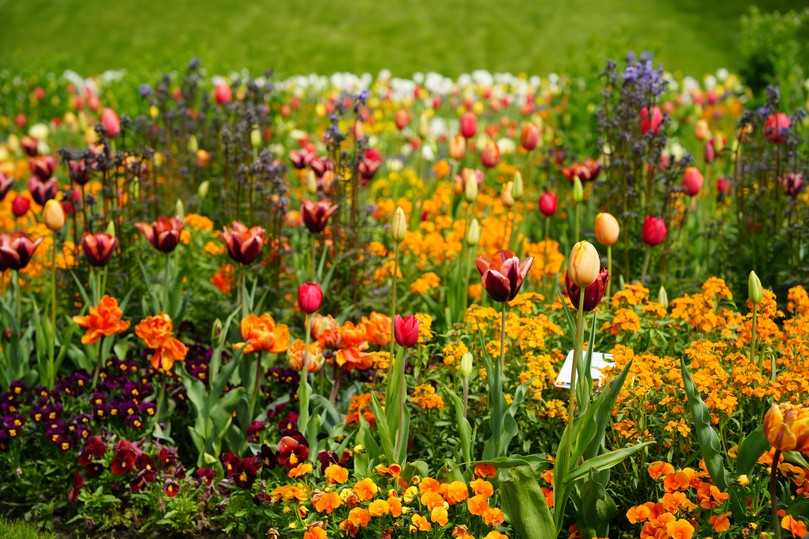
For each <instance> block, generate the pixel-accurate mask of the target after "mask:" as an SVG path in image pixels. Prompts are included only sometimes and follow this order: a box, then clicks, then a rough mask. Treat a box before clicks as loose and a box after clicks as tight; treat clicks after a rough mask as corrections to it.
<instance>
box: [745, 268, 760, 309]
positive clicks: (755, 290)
mask: <svg viewBox="0 0 809 539" xmlns="http://www.w3.org/2000/svg"><path fill="white" fill-rule="evenodd" d="M747 295H748V297H749V298H750V301H751V302H752V303H753V305H758V304H759V303H761V300H762V299H763V297H764V289H763V288H762V287H761V281H760V280H759V278H758V275H756V272H755V271H751V272H750V275H749V276H748V278H747Z"/></svg>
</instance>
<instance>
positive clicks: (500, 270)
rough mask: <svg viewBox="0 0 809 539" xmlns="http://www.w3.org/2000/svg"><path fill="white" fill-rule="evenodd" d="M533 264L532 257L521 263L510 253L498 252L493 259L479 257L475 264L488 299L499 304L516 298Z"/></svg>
mask: <svg viewBox="0 0 809 539" xmlns="http://www.w3.org/2000/svg"><path fill="white" fill-rule="evenodd" d="M533 263H534V259H533V258H532V257H530V256H529V257H528V258H526V259H525V260H523V261H522V262H521V261H520V259H519V258H517V257H516V256H514V255H513V254H512V253H511V252H510V251H500V252H499V253H497V256H496V257H495V258H494V259H489V258H485V257H482V256H479V257H478V259H477V260H476V262H475V264H476V265H477V268H478V272H480V278H481V281H482V282H483V287H484V288H485V289H486V292H488V293H489V297H491V298H492V299H493V300H494V301H500V302H503V301H511V300H512V299H514V298H515V297H516V296H517V293H519V291H520V288H521V287H522V283H523V281H524V280H525V277H526V275H528V272H529V271H530V269H531V264H533Z"/></svg>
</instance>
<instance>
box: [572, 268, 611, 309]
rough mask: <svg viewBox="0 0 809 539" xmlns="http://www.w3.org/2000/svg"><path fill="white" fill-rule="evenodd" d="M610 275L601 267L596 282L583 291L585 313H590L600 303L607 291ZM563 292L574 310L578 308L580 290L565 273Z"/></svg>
mask: <svg viewBox="0 0 809 539" xmlns="http://www.w3.org/2000/svg"><path fill="white" fill-rule="evenodd" d="M609 277H610V274H609V272H608V271H607V268H605V267H602V268H601V271H599V273H598V276H597V277H596V280H595V281H593V283H592V284H591V285H590V286H588V287H587V288H585V289H584V310H585V311H592V310H593V309H595V308H596V307H597V306H598V304H599V303H601V298H603V297H604V293H605V292H606V291H607V283H608V282H609ZM565 290H566V292H567V297H568V299H570V303H571V304H572V305H573V308H574V309H578V308H579V291H580V290H581V289H580V288H579V287H578V286H576V283H574V282H573V280H572V279H571V278H570V274H569V273H568V272H565Z"/></svg>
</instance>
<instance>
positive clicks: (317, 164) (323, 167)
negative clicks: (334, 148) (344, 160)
mask: <svg viewBox="0 0 809 539" xmlns="http://www.w3.org/2000/svg"><path fill="white" fill-rule="evenodd" d="M309 168H311V169H312V172H314V173H315V176H317V177H318V178H322V177H323V175H324V174H325V173H326V171H328V170H333V169H334V164H333V163H332V162H331V160H330V159H321V158H320V157H313V158H312V159H311V161H309Z"/></svg>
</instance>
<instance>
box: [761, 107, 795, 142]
mask: <svg viewBox="0 0 809 539" xmlns="http://www.w3.org/2000/svg"><path fill="white" fill-rule="evenodd" d="M790 123H791V122H790V120H789V116H787V115H786V114H784V113H783V112H777V113H775V114H770V115H769V116H768V117H767V121H766V122H765V123H764V136H765V137H766V138H767V140H769V141H770V142H773V143H775V144H782V143H783V142H785V141H786V139H787V133H789V125H790Z"/></svg>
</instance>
